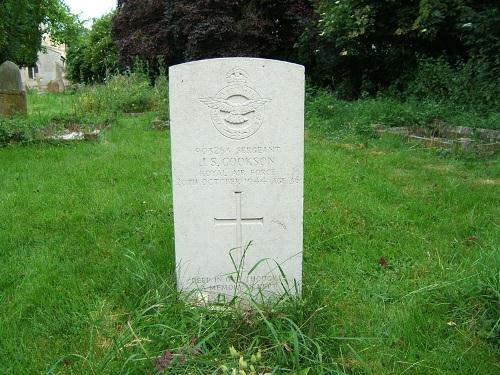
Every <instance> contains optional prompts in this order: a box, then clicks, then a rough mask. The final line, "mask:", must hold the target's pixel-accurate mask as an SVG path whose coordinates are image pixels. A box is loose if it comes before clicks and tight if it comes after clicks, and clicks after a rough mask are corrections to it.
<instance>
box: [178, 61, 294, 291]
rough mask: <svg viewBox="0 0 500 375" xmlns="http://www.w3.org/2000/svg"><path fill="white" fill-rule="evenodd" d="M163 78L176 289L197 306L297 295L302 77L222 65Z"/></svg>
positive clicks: (275, 69) (274, 68) (289, 71)
mask: <svg viewBox="0 0 500 375" xmlns="http://www.w3.org/2000/svg"><path fill="white" fill-rule="evenodd" d="M169 79H170V119H171V150H172V185H173V199H174V229H175V252H176V263H177V282H178V287H179V289H180V290H181V291H184V292H192V296H194V297H195V298H197V299H202V300H203V301H214V300H216V299H221V298H222V299H224V300H226V301H227V300H228V298H231V297H233V296H236V295H238V296H253V297H256V298H262V299H264V300H268V299H271V298H274V297H276V296H278V295H282V294H284V293H290V294H293V295H296V294H299V293H300V289H301V279H302V223H303V222H302V217H303V173H304V161H303V159H304V68H303V67H302V66H300V65H295V64H291V63H286V62H281V61H275V60H266V59H254V58H222V59H212V60H202V61H196V62H191V63H185V64H181V65H176V66H173V67H171V68H170V73H169Z"/></svg>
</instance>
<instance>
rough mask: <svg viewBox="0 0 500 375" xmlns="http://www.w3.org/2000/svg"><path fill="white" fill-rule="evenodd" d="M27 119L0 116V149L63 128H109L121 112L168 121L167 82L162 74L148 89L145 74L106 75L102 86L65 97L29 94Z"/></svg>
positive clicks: (63, 95)
mask: <svg viewBox="0 0 500 375" xmlns="http://www.w3.org/2000/svg"><path fill="white" fill-rule="evenodd" d="M28 107H29V108H30V113H29V115H28V117H26V118H24V117H15V118H6V117H0V147H1V146H4V145H6V144H9V143H26V142H32V141H40V140H47V139H48V138H50V137H51V136H53V135H56V134H58V133H61V132H63V131H64V130H65V129H69V130H71V129H95V128H102V127H106V126H108V125H112V124H114V123H115V122H116V119H117V117H118V116H119V115H120V114H122V113H136V114H137V113H143V112H152V113H155V114H156V116H157V117H159V118H161V119H163V120H165V119H167V118H168V83H167V79H166V77H165V76H164V75H160V76H159V77H157V79H156V81H155V84H154V85H153V86H151V82H150V79H149V77H148V75H147V74H146V73H141V72H140V70H139V69H138V70H137V71H136V72H133V73H132V72H128V73H123V74H121V75H114V76H110V77H109V78H108V79H107V80H106V82H105V83H104V84H102V85H88V86H83V87H80V88H76V89H73V90H68V92H66V93H65V94H62V95H58V94H57V95H56V94H50V93H44V94H42V95H40V94H38V93H37V92H30V93H29V95H28Z"/></svg>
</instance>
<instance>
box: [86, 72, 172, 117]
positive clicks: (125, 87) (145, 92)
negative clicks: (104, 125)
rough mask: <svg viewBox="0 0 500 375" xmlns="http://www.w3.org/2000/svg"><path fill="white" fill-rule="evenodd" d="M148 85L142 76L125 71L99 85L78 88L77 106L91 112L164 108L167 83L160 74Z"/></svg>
mask: <svg viewBox="0 0 500 375" xmlns="http://www.w3.org/2000/svg"><path fill="white" fill-rule="evenodd" d="M156 82H157V83H156V85H154V86H151V84H150V80H149V77H148V76H147V75H146V74H145V73H140V72H128V73H124V74H119V75H115V76H111V77H109V78H108V79H107V80H106V81H105V82H104V84H102V85H92V86H87V87H84V88H82V89H81V91H80V93H79V97H78V99H77V104H76V105H77V107H78V108H79V109H80V110H82V111H84V112H93V113H120V112H122V113H140V112H147V111H161V110H162V109H163V108H166V105H167V104H166V100H167V99H166V98H167V81H166V78H165V76H164V75H161V76H160V77H159V78H157V80H156Z"/></svg>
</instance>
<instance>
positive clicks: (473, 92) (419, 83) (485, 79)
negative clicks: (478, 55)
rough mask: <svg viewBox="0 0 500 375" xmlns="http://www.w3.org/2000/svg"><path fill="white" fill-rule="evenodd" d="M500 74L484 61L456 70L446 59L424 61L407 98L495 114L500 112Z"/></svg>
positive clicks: (419, 66) (411, 80)
mask: <svg viewBox="0 0 500 375" xmlns="http://www.w3.org/2000/svg"><path fill="white" fill-rule="evenodd" d="M499 74H500V69H499V68H495V67H493V66H491V65H490V64H489V63H488V62H486V61H484V60H480V59H471V60H469V61H468V62H466V63H462V62H461V63H458V64H456V65H454V66H453V65H452V64H450V63H449V62H447V61H446V60H445V59H444V58H443V57H441V58H437V59H431V58H428V59H422V60H421V61H420V63H419V65H418V68H417V69H416V71H415V72H414V74H413V77H412V78H411V79H410V82H409V84H408V88H407V90H406V92H405V93H404V94H403V96H404V97H406V98H414V99H417V100H423V101H429V100H430V101H434V102H436V103H449V104H452V105H454V106H457V107H460V108H465V109H476V110H479V111H483V112H484V111H486V112H491V111H494V110H496V109H498V108H500V82H499V80H498V76H499Z"/></svg>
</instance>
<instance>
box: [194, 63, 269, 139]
mask: <svg viewBox="0 0 500 375" xmlns="http://www.w3.org/2000/svg"><path fill="white" fill-rule="evenodd" d="M247 79H248V74H247V73H246V72H245V71H244V70H242V69H239V68H237V69H233V70H231V71H230V72H229V73H228V74H227V75H226V80H227V82H228V83H229V86H226V87H224V88H223V89H222V90H220V91H219V92H218V93H217V94H216V95H215V96H214V97H212V98H201V99H199V100H200V102H201V103H203V104H205V105H206V106H207V107H209V108H210V109H211V118H212V123H213V124H214V126H215V128H216V129H217V130H218V131H219V132H220V133H221V134H222V135H224V136H226V137H228V138H232V139H244V138H248V137H250V136H251V135H253V134H255V133H256V132H257V130H259V128H260V127H261V125H262V122H263V116H264V111H263V109H264V106H265V104H266V103H268V102H270V101H271V99H266V98H262V97H261V96H260V95H259V94H258V93H257V91H255V90H254V89H252V88H251V87H249V86H247V85H246V81H247Z"/></svg>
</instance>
